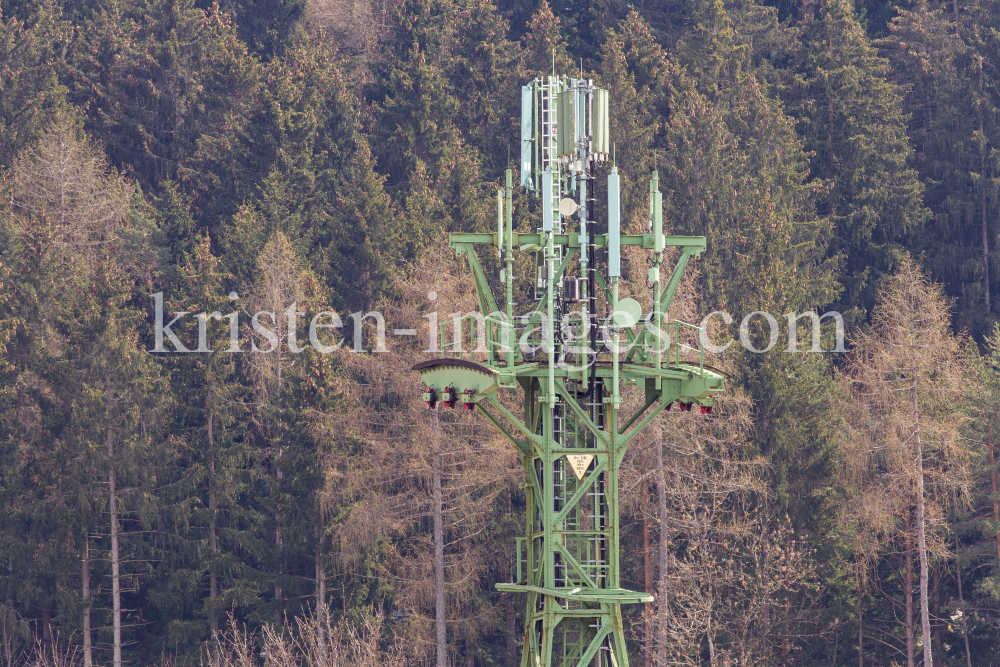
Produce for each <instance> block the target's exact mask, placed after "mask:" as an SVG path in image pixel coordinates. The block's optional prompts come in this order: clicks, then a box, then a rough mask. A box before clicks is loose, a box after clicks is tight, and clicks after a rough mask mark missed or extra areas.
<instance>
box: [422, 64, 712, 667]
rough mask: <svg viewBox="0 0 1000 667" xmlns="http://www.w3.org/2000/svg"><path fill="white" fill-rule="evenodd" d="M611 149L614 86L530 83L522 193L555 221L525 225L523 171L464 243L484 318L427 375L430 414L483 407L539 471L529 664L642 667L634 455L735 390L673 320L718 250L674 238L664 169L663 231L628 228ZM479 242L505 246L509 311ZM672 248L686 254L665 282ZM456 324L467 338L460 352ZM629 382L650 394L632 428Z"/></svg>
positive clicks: (529, 589) (527, 573)
mask: <svg viewBox="0 0 1000 667" xmlns="http://www.w3.org/2000/svg"><path fill="white" fill-rule="evenodd" d="M608 154H609V100H608V91H606V90H602V89H601V88H598V87H597V86H595V85H594V83H593V81H591V80H588V79H574V78H570V77H565V76H561V77H556V76H545V77H539V78H536V79H535V80H533V81H532V82H531V83H530V84H528V85H526V86H523V87H522V88H521V167H520V184H521V185H522V186H523V187H524V188H526V189H527V190H528V191H529V193H531V194H533V195H534V196H536V197H538V198H539V204H540V209H541V221H542V225H541V227H540V228H539V229H537V231H536V232H533V233H517V232H515V231H514V225H513V205H512V200H513V194H512V193H513V184H512V180H513V178H512V176H513V175H512V173H511V170H509V169H508V170H507V181H506V187H504V188H502V189H501V190H499V191H498V192H497V228H496V232H495V233H485V234H452V235H451V237H450V244H451V246H452V247H453V248H454V249H455V251H456V253H458V254H459V255H465V257H466V258H467V260H468V263H469V269H470V270H471V272H472V275H473V279H474V281H475V286H476V291H477V295H478V298H479V307H480V310H481V312H482V314H483V315H480V316H478V317H475V316H464V317H461V318H459V319H458V320H457V321H449V322H442V323H441V325H440V327H441V330H440V331H441V340H442V346H441V349H442V352H441V355H442V356H441V358H440V359H433V360H430V361H425V362H422V363H420V364H417V365H416V366H414V370H419V371H420V375H421V381H422V383H423V385H424V401H425V402H426V404H427V405H428V407H433V406H434V405H435V404H436V403H437V402H438V401H440V402H442V403H443V404H444V405H445V406H446V407H455V406H456V405H458V404H461V406H462V407H463V408H464V409H467V410H473V409H475V408H476V407H477V406H478V408H479V411H480V412H481V413H482V414H483V415H484V416H485V417H486V418H487V419H489V421H490V422H492V423H493V424H494V426H496V428H498V429H499V430H500V431H501V433H503V434H504V435H505V436H506V437H507V438H508V439H509V440H510V441H511V442H512V443H513V445H514V446H515V447H516V448H517V451H518V454H519V455H520V457H521V461H522V463H523V464H524V470H525V484H524V488H525V495H526V504H527V508H526V509H527V511H526V516H525V536H524V537H521V538H517V540H516V557H515V561H516V567H515V569H516V581H515V583H501V584H497V585H496V587H497V589H498V590H500V591H504V592H509V593H524V594H525V595H526V597H527V604H526V616H525V620H524V646H523V652H522V656H521V667H595V666H596V667H627V665H628V654H627V651H626V646H625V635H624V631H623V626H622V616H621V605H623V604H632V603H643V602H652V601H653V596H652V595H650V594H648V593H642V592H636V591H630V590H625V589H623V588H622V587H621V581H620V553H619V541H618V533H619V508H618V472H619V468H620V466H621V463H622V459H623V457H624V456H625V451H626V448H627V447H628V444H629V442H630V441H631V440H632V438H634V437H635V436H636V435H637V434H638V433H639V432H640V431H641V430H642V429H643V428H645V427H646V426H647V425H648V424H649V423H650V421H652V419H653V418H654V417H656V416H657V415H658V414H659V413H660V412H661V411H662V410H664V409H670V407H671V405H673V404H674V403H677V404H678V405H679V407H680V408H681V409H682V410H691V409H693V408H694V407H695V406H698V407H699V409H700V411H701V412H702V413H703V414H704V413H710V412H711V410H712V406H713V405H714V401H713V399H712V396H713V394H714V393H716V392H720V391H723V390H724V388H725V379H724V376H723V375H722V374H721V373H720V372H717V371H715V370H713V369H711V368H708V367H706V366H705V364H704V354H703V352H702V351H701V347H700V340H701V338H700V335H699V334H700V330H699V329H698V327H696V326H693V325H689V324H685V323H683V322H680V321H677V320H673V321H669V322H668V321H667V318H666V313H667V309H668V307H669V306H670V302H671V299H672V298H673V296H674V292H675V291H676V289H677V286H678V284H679V282H680V278H681V274H682V273H683V271H684V268H685V267H686V266H687V263H688V260H690V258H691V257H699V256H700V254H701V253H702V252H703V251H704V250H705V239H704V237H700V236H698V237H694V236H664V234H663V212H662V211H663V208H662V199H661V194H660V191H659V187H658V180H657V173H656V172H653V175H652V179H651V180H650V190H649V232H648V233H646V234H641V235H623V234H622V233H621V214H620V186H619V175H618V169H617V167H616V166H612V167H611V169H610V171H608V166H609V165H608V157H609V156H608ZM599 172H601V173H607V175H606V179H607V220H606V221H604V224H599V223H598V221H597V219H596V214H595V210H596V195H597V188H596V182H597V178H598V173H599ZM599 227H600V228H602V229H599ZM477 245H484V246H491V247H493V248H495V249H496V250H497V251H498V253H499V257H500V260H501V266H502V267H503V268H501V270H500V283H501V284H502V285H503V288H504V291H505V292H506V299H505V302H504V303H503V304H502V307H500V306H498V304H497V302H496V300H495V298H494V296H493V292H492V290H491V288H490V286H489V283H488V281H487V279H486V275H485V273H484V271H483V268H482V265H481V264H480V262H479V258H478V256H477V254H476V250H475V246H477ZM623 245H625V246H636V247H638V248H642V249H644V250H648V251H650V252H651V253H652V267H651V268H650V269H649V273H648V276H647V279H648V283H649V284H651V285H652V288H651V289H652V295H651V296H652V304H653V307H652V309H651V310H652V312H650V313H647V314H645V315H643V313H642V312H641V308H640V306H639V303H638V302H637V301H635V300H634V299H619V295H618V290H619V284H618V283H619V279H620V277H621V246H623ZM668 246H677V247H680V248H681V253H680V256H679V259H678V260H677V263H676V265H675V266H674V268H673V271H672V272H671V274H670V276H669V279H668V280H666V281H665V282H662V281H661V280H660V268H661V265H662V263H663V260H664V249H665V248H666V247H668ZM515 252H529V253H532V254H533V255H534V259H535V262H534V266H535V272H534V275H533V276H531V277H530V279H531V280H532V283H533V291H534V303H530V304H529V305H528V306H527V307H526V306H524V305H523V304H517V303H515V301H514V294H515V292H514V280H515V276H514V253H515ZM515 311H516V312H515ZM477 319H478V322H477V321H476V320H477ZM466 322H468V323H469V325H470V326H469V335H468V338H465V337H464V336H463V335H462V332H464V330H465V328H466V327H465V323H466ZM446 330H454V331H455V332H456V333H457V334H458V335H456V336H455V337H454V339H453V340H452V342H451V343H449V344H447V345H446V344H444V342H443V341H444V332H445V331H446ZM681 338H685V339H686V340H688V341H690V342H691V343H693V344H682V343H681ZM463 339H465V340H469V343H470V345H469V348H468V355H467V357H468V358H464V357H463V348H462V343H463ZM477 350H478V351H477ZM623 383H626V384H632V385H636V386H637V387H640V388H641V389H642V391H643V392H644V395H645V401H644V405H643V406H642V407H641V408H639V409H637V410H635V411H634V413H633V414H630V415H629V416H628V417H627V418H624V419H623V418H622V417H623V415H621V414H620V409H621V407H622V394H621V387H622V385H623ZM518 389H520V390H521V391H523V403H522V405H523V407H522V408H520V409H516V408H515V407H514V406H515V405H516V403H514V402H513V401H509V400H508V401H503V400H501V398H500V395H501V394H500V392H499V390H518ZM519 402H520V401H519ZM515 411H516V412H518V413H521V414H515Z"/></svg>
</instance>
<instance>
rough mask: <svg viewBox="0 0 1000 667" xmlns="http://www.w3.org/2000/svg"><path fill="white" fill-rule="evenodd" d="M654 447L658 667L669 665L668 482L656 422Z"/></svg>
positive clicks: (659, 431) (660, 433) (660, 431)
mask: <svg viewBox="0 0 1000 667" xmlns="http://www.w3.org/2000/svg"><path fill="white" fill-rule="evenodd" d="M655 423H656V429H655V430H654V432H653V433H654V440H653V445H654V447H655V448H656V503H657V513H658V515H659V523H660V533H659V538H658V544H657V546H658V547H659V548H658V551H659V556H660V572H659V575H660V585H659V590H658V591H657V595H656V606H657V609H658V610H659V614H658V616H659V618H657V623H656V667H666V664H667V480H666V476H665V475H664V474H663V442H662V438H663V436H662V426H661V425H660V420H659V419H657V420H656V422H655Z"/></svg>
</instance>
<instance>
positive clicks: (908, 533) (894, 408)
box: [843, 260, 968, 667]
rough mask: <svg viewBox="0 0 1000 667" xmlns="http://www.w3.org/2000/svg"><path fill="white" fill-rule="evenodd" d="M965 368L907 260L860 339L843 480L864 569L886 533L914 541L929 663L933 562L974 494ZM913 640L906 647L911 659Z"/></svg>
mask: <svg viewBox="0 0 1000 667" xmlns="http://www.w3.org/2000/svg"><path fill="white" fill-rule="evenodd" d="M964 372H965V371H964V364H963V360H962V356H961V339H960V338H957V337H955V336H954V335H952V333H951V318H950V315H949V312H948V306H947V302H946V301H945V298H944V295H943V293H942V291H941V288H940V287H939V286H937V285H935V284H933V283H932V282H931V281H930V279H929V278H928V277H927V276H926V275H925V274H924V273H923V272H922V271H921V270H920V268H919V267H918V266H917V265H916V264H915V263H914V262H913V261H911V260H906V261H905V262H903V264H902V265H901V267H900V269H899V271H898V273H897V274H896V275H895V276H894V277H893V279H892V281H891V282H890V284H889V285H888V286H887V288H886V289H885V290H884V291H883V292H882V294H881V297H880V300H879V303H878V305H877V307H876V308H875V310H874V312H873V314H872V324H871V327H870V329H868V330H867V331H865V332H863V333H862V334H861V335H859V336H858V337H857V339H856V341H855V347H854V350H853V352H852V354H851V356H850V358H849V362H848V365H847V368H846V373H845V376H844V384H845V389H846V391H847V392H849V395H850V401H849V404H848V405H847V410H846V412H847V414H846V416H847V419H848V423H849V425H850V437H848V438H847V439H846V442H845V448H846V450H845V455H844V457H843V460H844V463H845V470H844V475H845V476H844V479H845V481H846V482H847V483H848V484H849V487H850V489H851V491H852V493H851V495H850V497H849V499H848V501H847V502H846V503H845V505H844V507H843V514H844V518H845V519H846V520H847V521H849V522H850V523H851V525H853V526H854V527H855V530H856V535H857V538H856V539H855V540H854V543H855V552H856V554H857V557H858V559H859V561H860V562H861V564H862V566H861V571H862V572H864V571H865V569H866V565H865V564H866V563H870V562H872V561H874V560H875V559H876V558H878V557H879V545H881V544H882V543H884V541H885V540H886V539H888V538H896V539H899V538H902V541H903V542H904V544H905V545H907V546H906V549H905V552H906V553H907V554H912V553H913V547H912V544H913V542H915V543H916V549H915V550H916V556H917V560H918V562H919V567H920V579H919V587H918V590H919V599H920V627H921V643H922V648H923V664H924V667H931V666H932V665H933V657H932V636H931V628H930V600H929V596H928V580H929V572H930V564H931V560H932V559H935V558H940V559H946V558H950V557H951V554H950V552H949V549H948V538H947V535H946V531H947V525H946V522H945V520H944V516H945V510H946V508H945V507H944V503H946V502H947V499H948V498H950V497H952V495H953V494H957V495H958V496H960V497H964V496H965V495H966V492H967V489H966V486H967V480H966V476H967V473H968V471H967V461H968V445H967V443H966V442H965V441H964V440H963V439H962V438H961V437H960V428H961V424H962V420H963V415H962V412H961V411H960V410H955V409H954V406H955V403H956V402H957V401H958V400H960V397H961V396H962V392H963V391H964V389H965V375H964ZM935 489H936V490H938V491H939V493H934V492H933V491H934V490H935ZM911 511H912V514H911ZM911 569H912V568H911V567H909V565H908V566H907V568H906V570H907V572H906V574H907V575H908V574H909V571H910V570H911ZM907 616H909V614H907ZM908 634H912V633H908ZM913 643H914V642H913V641H912V640H909V641H908V642H907V644H908V646H906V647H904V648H906V649H907V652H908V654H909V655H908V662H910V663H911V664H912V662H913V656H912V650H913Z"/></svg>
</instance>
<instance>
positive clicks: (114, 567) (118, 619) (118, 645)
mask: <svg viewBox="0 0 1000 667" xmlns="http://www.w3.org/2000/svg"><path fill="white" fill-rule="evenodd" d="M116 481H117V480H116V479H115V440H114V433H113V432H112V431H111V429H110V428H109V429H108V506H109V508H110V510H111V608H112V615H113V625H114V653H113V664H114V667H122V598H121V579H120V571H119V551H118V491H117V488H116V486H115V482H116Z"/></svg>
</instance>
